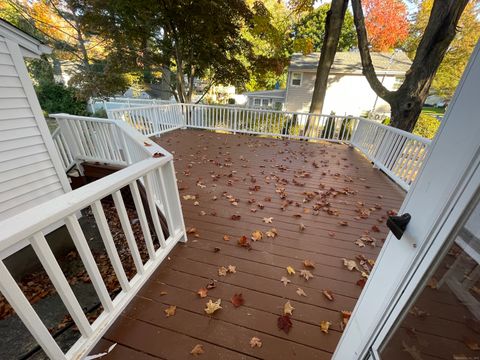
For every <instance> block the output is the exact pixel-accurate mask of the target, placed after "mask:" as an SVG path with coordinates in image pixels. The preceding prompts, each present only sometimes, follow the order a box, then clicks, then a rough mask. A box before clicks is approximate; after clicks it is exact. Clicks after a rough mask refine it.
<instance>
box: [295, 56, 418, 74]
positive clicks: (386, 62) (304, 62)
mask: <svg viewBox="0 0 480 360" xmlns="http://www.w3.org/2000/svg"><path fill="white" fill-rule="evenodd" d="M370 55H371V57H372V62H373V66H374V67H375V71H376V73H377V74H382V73H390V74H392V73H393V74H404V73H405V72H406V71H407V70H408V69H409V68H410V65H411V64H412V62H411V61H410V59H409V58H408V56H407V54H405V53H404V52H403V51H397V52H395V54H393V57H392V53H380V52H371V53H370ZM319 59H320V53H319V52H315V53H311V54H308V55H303V54H300V53H295V54H293V55H292V58H291V59H290V66H289V67H288V70H290V71H291V70H306V71H309V70H316V69H317V66H318V60H319ZM331 72H332V73H361V72H362V61H361V59H360V53H359V52H358V51H345V52H337V53H336V54H335V60H334V61H333V65H332V69H331Z"/></svg>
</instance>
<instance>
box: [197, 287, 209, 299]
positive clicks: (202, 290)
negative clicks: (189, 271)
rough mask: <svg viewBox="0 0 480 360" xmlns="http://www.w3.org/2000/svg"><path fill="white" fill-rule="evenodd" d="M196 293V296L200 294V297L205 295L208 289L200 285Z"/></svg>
mask: <svg viewBox="0 0 480 360" xmlns="http://www.w3.org/2000/svg"><path fill="white" fill-rule="evenodd" d="M197 294H198V296H200V297H201V298H204V297H207V294H208V289H207V288H204V287H202V288H200V289H198V291H197Z"/></svg>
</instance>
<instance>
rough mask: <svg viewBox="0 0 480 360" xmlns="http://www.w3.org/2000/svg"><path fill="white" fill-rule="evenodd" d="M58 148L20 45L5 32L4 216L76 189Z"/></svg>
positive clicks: (0, 142) (0, 89) (0, 99)
mask: <svg viewBox="0 0 480 360" xmlns="http://www.w3.org/2000/svg"><path fill="white" fill-rule="evenodd" d="M39 112H40V113H39ZM54 151H55V150H54V148H53V142H52V140H51V138H50V134H49V133H48V128H47V125H46V123H45V120H44V119H43V116H42V114H41V110H40V105H39V104H38V100H37V98H36V96H35V93H34V90H33V86H32V84H31V81H30V79H29V78H28V74H27V70H26V67H25V64H24V62H23V57H22V56H21V52H20V48H19V46H18V45H17V44H16V43H14V42H13V41H11V40H6V39H5V38H3V37H1V36H0V221H1V220H3V219H5V218H7V217H10V216H12V215H14V214H17V213H19V212H21V211H23V210H25V209H28V208H30V207H32V206H35V205H38V204H40V203H41V202H44V201H47V200H49V199H52V198H54V197H56V196H59V195H61V194H63V193H65V192H66V191H69V190H70V186H69V184H68V180H67V178H66V176H65V173H64V172H63V170H62V169H61V168H59V163H58V162H57V163H56V161H58V155H57V154H56V153H54Z"/></svg>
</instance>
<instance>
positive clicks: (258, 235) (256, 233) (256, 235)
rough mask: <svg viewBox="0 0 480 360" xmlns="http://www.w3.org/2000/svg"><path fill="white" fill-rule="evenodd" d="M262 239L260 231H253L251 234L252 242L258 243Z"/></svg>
mask: <svg viewBox="0 0 480 360" xmlns="http://www.w3.org/2000/svg"><path fill="white" fill-rule="evenodd" d="M262 238H263V233H262V232H261V231H260V230H255V231H254V232H252V240H253V241H259V240H262Z"/></svg>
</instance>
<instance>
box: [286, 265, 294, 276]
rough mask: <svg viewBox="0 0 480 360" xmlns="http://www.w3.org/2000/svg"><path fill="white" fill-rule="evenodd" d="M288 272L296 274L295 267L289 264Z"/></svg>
mask: <svg viewBox="0 0 480 360" xmlns="http://www.w3.org/2000/svg"><path fill="white" fill-rule="evenodd" d="M287 273H288V275H295V269H294V268H293V267H291V266H290V265H289V266H287Z"/></svg>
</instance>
